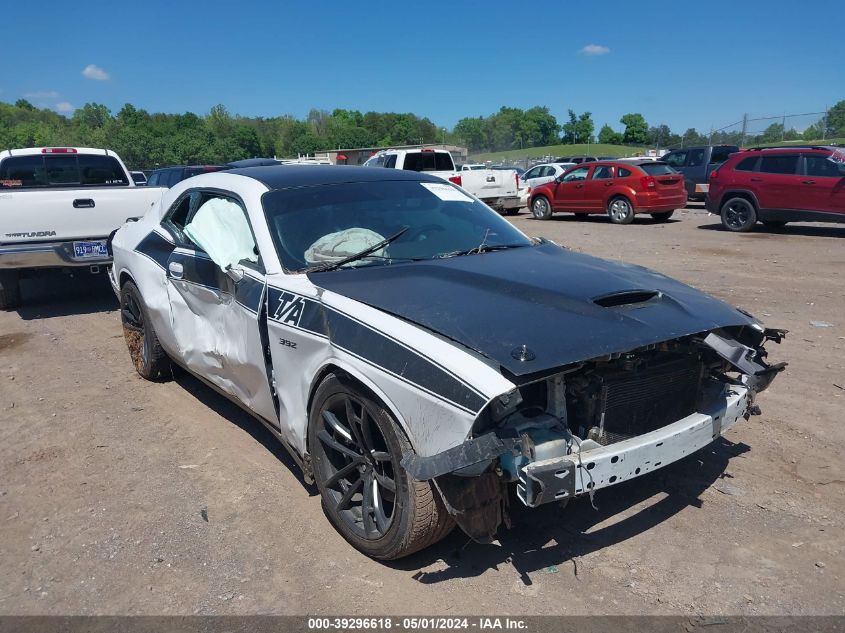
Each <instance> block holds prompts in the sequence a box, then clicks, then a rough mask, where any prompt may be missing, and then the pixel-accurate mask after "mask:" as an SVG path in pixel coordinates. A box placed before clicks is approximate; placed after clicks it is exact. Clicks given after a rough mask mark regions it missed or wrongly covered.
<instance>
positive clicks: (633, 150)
mask: <svg viewBox="0 0 845 633" xmlns="http://www.w3.org/2000/svg"><path fill="white" fill-rule="evenodd" d="M831 143H837V144H840V145H841V144H845V138H828V139H825V140H823V141H822V140H821V139H820V140H817V141H784V142H783V143H761V144H759V145H758V144H754V143H752V144H750V145H753V146H754V147H758V146H759V147H769V146H773V145H830V144H831ZM646 151H648V150H647V148H644V147H629V146H627V145H603V144H601V143H596V144H593V145H547V146H546V147H526V148H525V149H509V150H507V151H505V152H487V153H484V154H470V157H469V159H468V162H470V163H483V162H485V161H488V160H489V161H492V162H494V163H496V162H499V161H502V160H506V159H510V160H514V159H520V158H537V157H540V156H578V155H581V154H586V155H587V156H619V157H623V156H641V155H643V154H645V153H646Z"/></svg>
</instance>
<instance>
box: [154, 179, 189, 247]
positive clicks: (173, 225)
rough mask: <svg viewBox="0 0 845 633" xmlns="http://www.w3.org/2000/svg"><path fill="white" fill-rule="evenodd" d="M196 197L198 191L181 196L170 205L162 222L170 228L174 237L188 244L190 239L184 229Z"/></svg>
mask: <svg viewBox="0 0 845 633" xmlns="http://www.w3.org/2000/svg"><path fill="white" fill-rule="evenodd" d="M195 199H196V193H195V192H192V193H188V194H185V195H183V196H182V197H181V198H179V199H178V200H177V201H176V202H174V203H173V205H172V206H171V207H170V210H169V211H168V212H167V213H166V214H165V216H164V221H163V222H162V224H163V225H164V226H165V228H168V229H170V232H171V233H173V234H174V237H176V239H177V240H178V241H181V242H182V243H183V244H188V239H187V238H186V237H185V234H184V233H183V231H184V230H185V225H186V224H187V223H188V216H189V215H190V212H191V203H192V202H193V201H194V200H195Z"/></svg>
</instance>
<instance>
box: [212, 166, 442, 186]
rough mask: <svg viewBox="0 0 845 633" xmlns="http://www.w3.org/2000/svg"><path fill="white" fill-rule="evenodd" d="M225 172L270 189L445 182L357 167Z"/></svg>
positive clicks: (397, 172)
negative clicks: (397, 182) (362, 183)
mask: <svg viewBox="0 0 845 633" xmlns="http://www.w3.org/2000/svg"><path fill="white" fill-rule="evenodd" d="M226 173H229V174H235V175H237V176H246V177H247V178H254V179H255V180H257V181H259V182H261V183H263V184H264V185H266V186H267V188H268V189H271V190H272V189H290V188H292V187H309V186H314V185H338V184H341V183H347V182H377V181H380V180H409V181H411V182H413V181H417V182H443V179H442V178H438V177H437V176H431V175H429V174H426V173H420V172H416V171H405V170H402V169H387V168H384V167H357V166H354V165H274V166H272V167H246V168H243V169H231V170H229V171H227V172H226Z"/></svg>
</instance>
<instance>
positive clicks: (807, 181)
mask: <svg viewBox="0 0 845 633" xmlns="http://www.w3.org/2000/svg"><path fill="white" fill-rule="evenodd" d="M801 182H802V183H804V184H805V185H814V184H816V181H815V180H802V181H801Z"/></svg>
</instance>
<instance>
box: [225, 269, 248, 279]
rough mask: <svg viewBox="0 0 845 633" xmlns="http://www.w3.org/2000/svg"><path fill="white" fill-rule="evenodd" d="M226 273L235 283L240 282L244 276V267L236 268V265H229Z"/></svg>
mask: <svg viewBox="0 0 845 633" xmlns="http://www.w3.org/2000/svg"><path fill="white" fill-rule="evenodd" d="M226 275H227V276H228V277H229V279H231V280H232V281H234V282H235V283H239V282H240V281H241V280H242V279H243V278H244V269H243V268H240V267H238V268H235V267H234V266H229V267H228V268H227V269H226Z"/></svg>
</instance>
